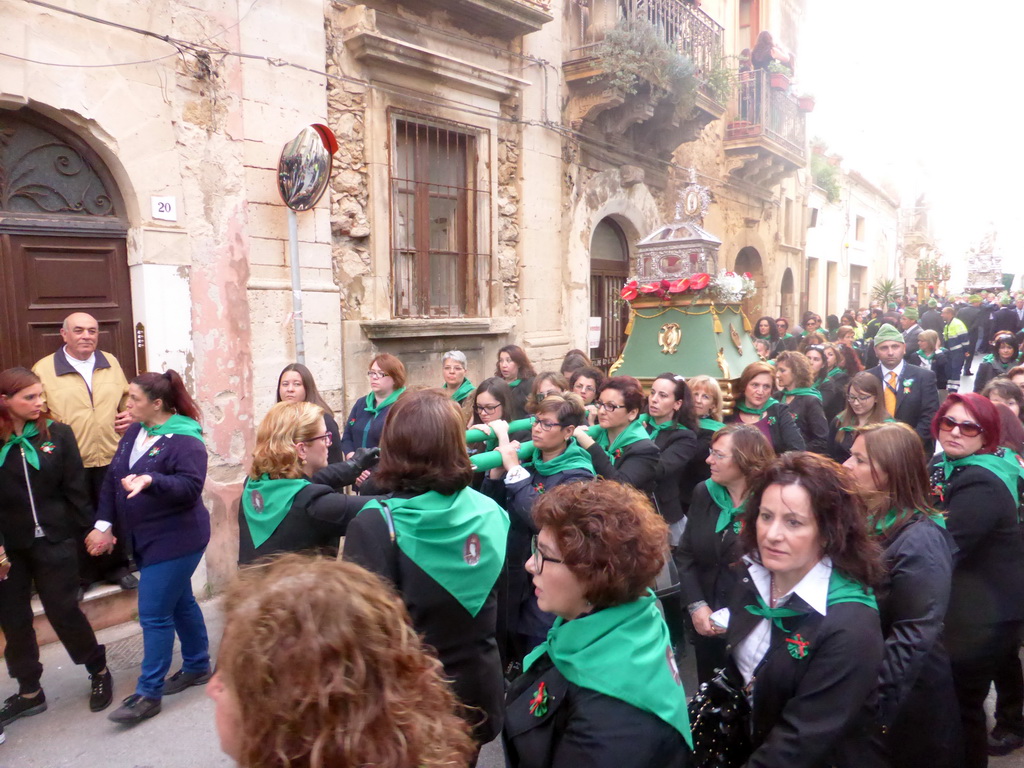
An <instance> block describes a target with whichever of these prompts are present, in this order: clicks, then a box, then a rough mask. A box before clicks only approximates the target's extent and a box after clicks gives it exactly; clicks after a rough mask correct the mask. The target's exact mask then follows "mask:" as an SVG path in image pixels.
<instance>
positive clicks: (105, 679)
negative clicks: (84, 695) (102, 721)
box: [89, 669, 114, 712]
mask: <svg viewBox="0 0 1024 768" xmlns="http://www.w3.org/2000/svg"><path fill="white" fill-rule="evenodd" d="M89 679H90V680H91V681H92V693H90V694H89V709H90V710H91V711H93V712H102V711H103V710H104V709H106V708H107V707H109V706H110V702H112V701H113V700H114V678H113V677H112V676H111V675H110V670H109V669H108V670H106V671H105V672H97V673H96V674H95V675H89Z"/></svg>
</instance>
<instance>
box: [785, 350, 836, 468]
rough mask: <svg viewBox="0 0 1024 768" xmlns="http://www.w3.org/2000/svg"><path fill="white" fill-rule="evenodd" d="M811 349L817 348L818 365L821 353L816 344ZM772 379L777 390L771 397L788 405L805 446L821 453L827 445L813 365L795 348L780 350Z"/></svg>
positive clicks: (826, 424)
mask: <svg viewBox="0 0 1024 768" xmlns="http://www.w3.org/2000/svg"><path fill="white" fill-rule="evenodd" d="M812 349H816V350H817V363H818V367H819V368H820V367H821V366H822V365H823V364H824V360H825V357H824V354H823V353H822V351H821V348H820V347H817V348H812ZM808 351H811V350H808ZM775 383H776V384H777V385H778V387H779V391H778V392H776V393H775V395H774V397H775V399H777V400H778V401H779V402H780V403H785V404H786V405H787V406H789V410H790V413H792V414H793V419H794V420H795V421H796V425H797V428H798V429H799V430H800V434H801V435H803V438H804V443H805V445H806V446H807V450H808V451H814V452H815V453H821V454H824V453H825V452H826V447H827V445H828V443H827V441H828V421H827V420H826V419H825V410H824V408H823V407H822V396H821V393H820V392H819V391H818V390H817V389H815V388H814V386H813V385H814V366H813V365H812V363H811V360H810V358H808V357H807V356H806V355H802V354H800V353H799V352H783V353H782V354H781V355H779V356H778V358H777V359H776V360H775Z"/></svg>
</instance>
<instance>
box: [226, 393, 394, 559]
mask: <svg viewBox="0 0 1024 768" xmlns="http://www.w3.org/2000/svg"><path fill="white" fill-rule="evenodd" d="M331 441H332V438H331V433H330V432H328V431H327V425H326V424H325V422H324V417H323V411H321V409H320V406H318V405H316V404H315V403H308V402H304V401H303V402H298V403H289V402H282V403H277V404H276V405H275V406H273V407H272V408H271V409H270V410H269V411H268V412H267V415H266V416H264V417H263V421H261V422H260V426H259V429H257V430H256V447H255V448H254V449H253V453H252V466H251V467H250V468H249V476H248V478H247V479H246V481H245V484H244V485H243V486H242V501H241V504H240V506H239V509H238V563H239V565H248V564H249V563H252V562H253V561H255V560H258V559H260V558H265V557H270V556H272V555H275V554H279V553H281V552H309V553H311V554H325V555H328V556H333V555H337V552H338V538H339V537H340V536H344V535H345V530H346V528H347V527H348V523H349V521H350V520H351V519H352V518H353V517H355V516H356V515H357V514H358V513H359V510H360V509H362V508H363V505H364V504H365V503H366V501H367V499H366V498H364V497H362V496H352V495H346V494H344V493H341V492H340V491H341V489H343V488H344V487H345V486H346V485H351V484H352V483H353V482H354V481H355V479H356V478H357V477H358V476H359V475H360V474H361V473H362V472H363V471H365V470H366V469H368V468H369V467H371V466H373V464H375V463H376V458H377V454H378V450H377V449H376V448H357V449H356V451H355V452H354V453H353V456H352V458H350V459H346V460H345V461H343V462H339V463H336V464H331V465H330V466H328V462H327V455H328V451H329V450H330V446H331Z"/></svg>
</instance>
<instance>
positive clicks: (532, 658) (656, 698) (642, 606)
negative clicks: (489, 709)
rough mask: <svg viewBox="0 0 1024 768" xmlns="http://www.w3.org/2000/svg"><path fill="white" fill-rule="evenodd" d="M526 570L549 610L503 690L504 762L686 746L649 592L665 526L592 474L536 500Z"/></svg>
mask: <svg viewBox="0 0 1024 768" xmlns="http://www.w3.org/2000/svg"><path fill="white" fill-rule="evenodd" d="M533 519H534V525H535V526H536V528H537V529H538V530H539V531H540V533H539V534H538V535H537V536H536V538H535V540H534V545H533V553H534V554H533V555H532V556H531V557H530V558H529V560H528V561H527V563H526V570H527V571H528V572H529V573H530V575H531V576H532V579H533V585H534V588H535V592H536V595H537V603H538V605H539V606H540V608H541V609H542V610H544V611H547V612H549V613H552V614H554V615H555V616H557V617H558V618H557V619H556V620H555V623H554V626H553V627H552V629H551V631H550V632H549V633H548V635H547V638H546V639H545V642H544V643H542V644H541V645H540V646H538V647H537V648H535V649H534V651H533V652H532V653H531V654H530V655H529V656H527V657H526V661H525V662H524V664H523V667H524V670H523V674H522V675H520V676H519V677H518V678H517V679H515V680H514V681H513V682H512V684H511V686H510V688H509V691H508V695H507V697H506V701H507V704H506V709H505V728H504V731H503V738H504V742H505V750H506V754H507V756H508V764H509V765H510V766H512V768H563V767H567V766H595V768H611V767H612V766H614V768H676V767H677V766H685V765H687V764H688V753H689V745H690V744H691V743H692V737H691V735H690V722H689V718H688V716H687V711H686V694H685V692H684V690H683V684H682V679H681V677H680V675H679V669H678V667H677V666H676V665H675V660H674V658H673V656H672V645H671V640H670V639H669V633H668V627H667V626H666V625H665V620H664V619H663V618H662V617H661V613H660V612H659V610H658V606H657V599H656V598H655V596H654V594H653V593H652V592H651V590H650V589H649V585H650V584H651V583H652V582H653V581H654V578H655V576H656V575H657V574H658V571H659V570H660V569H661V567H662V565H663V563H664V559H665V539H666V538H667V537H668V526H667V525H665V521H664V520H662V519H661V518H660V517H659V516H658V515H657V514H656V513H655V512H654V510H653V509H652V508H651V504H650V502H649V501H648V500H647V499H646V498H645V497H644V496H643V495H642V494H640V493H638V492H637V491H636V490H634V489H632V488H628V487H626V488H624V487H623V486H621V485H619V484H618V483H613V482H608V481H606V480H595V481H593V482H589V483H567V484H565V485H560V486H559V487H558V488H556V489H555V490H554V491H552V492H550V493H545V494H544V495H543V496H541V497H540V500H539V501H538V502H537V506H536V507H535V508H534V510H533Z"/></svg>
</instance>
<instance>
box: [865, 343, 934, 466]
mask: <svg viewBox="0 0 1024 768" xmlns="http://www.w3.org/2000/svg"><path fill="white" fill-rule="evenodd" d="M906 353H907V345H906V343H905V342H904V341H903V334H901V333H900V332H899V331H897V330H896V329H895V328H894V327H893V326H891V325H889V324H888V323H886V324H884V325H883V326H882V327H881V328H879V329H878V333H877V334H875V354H876V355H877V356H878V361H879V364H878V365H876V366H875V367H874V368H871V369H870V372H871V373H873V374H874V375H875V376H877V377H878V378H879V379H880V380H881V382H882V391H883V393H884V395H885V409H886V410H887V411H888V412H889V415H890V416H892V417H893V418H894V419H896V420H897V421H902V422H903V423H904V424H909V425H910V426H911V427H912V428H913V429H914V431H915V432H917V434H918V435H919V436H920V438H921V442H922V443H924V450H925V455H926V456H928V457H931V455H932V454H933V453H934V452H935V440H934V439H933V438H932V434H931V427H932V419H933V418H935V412H936V411H938V410H939V390H938V387H937V385H936V383H935V374H934V373H932V372H931V371H929V370H927V369H925V368H921V367H919V366H916V365H910V364H909V363H907V362H905V361H904V360H903V356H904V355H905V354H906Z"/></svg>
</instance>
